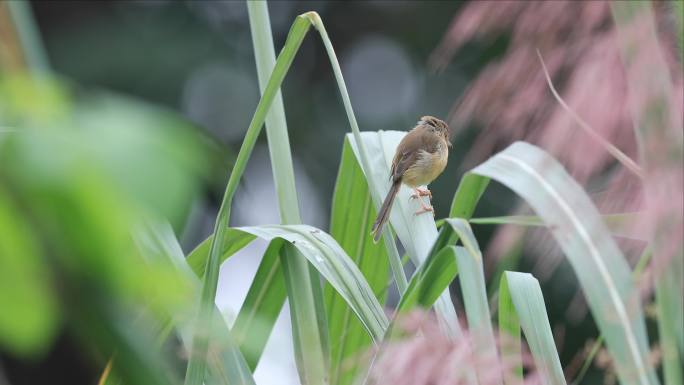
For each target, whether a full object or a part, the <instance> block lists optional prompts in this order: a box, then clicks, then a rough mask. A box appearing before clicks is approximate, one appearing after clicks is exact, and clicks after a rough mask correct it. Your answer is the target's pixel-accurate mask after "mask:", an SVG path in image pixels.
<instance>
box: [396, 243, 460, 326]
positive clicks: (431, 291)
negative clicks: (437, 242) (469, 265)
mask: <svg viewBox="0 0 684 385" xmlns="http://www.w3.org/2000/svg"><path fill="white" fill-rule="evenodd" d="M457 274H458V265H457V264H456V246H446V247H443V248H440V250H439V251H438V252H437V253H434V254H431V255H430V256H429V257H428V258H427V259H426V260H425V262H423V263H422V264H421V265H420V266H418V269H416V272H415V273H413V276H412V277H411V280H410V281H409V285H408V288H407V289H406V291H405V292H404V293H403V294H402V296H401V299H400V300H399V304H398V305H397V313H406V312H408V311H410V310H413V309H414V308H415V307H416V306H418V305H420V306H421V307H425V308H428V307H430V306H432V305H433V304H434V303H435V301H437V298H439V296H440V295H441V294H442V292H444V290H445V289H446V288H448V287H449V284H450V283H451V281H453V280H454V278H456V275H457Z"/></svg>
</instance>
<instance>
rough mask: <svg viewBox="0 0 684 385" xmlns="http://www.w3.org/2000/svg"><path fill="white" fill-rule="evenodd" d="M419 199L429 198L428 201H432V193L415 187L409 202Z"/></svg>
mask: <svg viewBox="0 0 684 385" xmlns="http://www.w3.org/2000/svg"><path fill="white" fill-rule="evenodd" d="M420 197H429V198H430V199H432V192H431V191H430V190H428V189H421V188H417V187H416V188H414V189H413V194H411V195H410V196H409V200H411V199H418V198H420Z"/></svg>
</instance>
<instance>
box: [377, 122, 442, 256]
mask: <svg viewBox="0 0 684 385" xmlns="http://www.w3.org/2000/svg"><path fill="white" fill-rule="evenodd" d="M450 146H451V143H450V142H449V126H447V124H446V123H444V121H442V120H440V119H437V118H435V117H434V116H423V117H421V118H420V121H418V124H417V125H416V126H415V127H414V128H413V129H412V130H411V131H409V132H408V133H407V134H406V136H404V138H403V139H402V140H401V142H399V145H398V146H397V151H396V153H395V155H394V159H393V160H392V168H391V171H390V179H391V180H392V187H391V188H390V191H389V193H388V194H387V197H386V198H385V201H384V202H383V204H382V207H381V208H380V211H379V212H378V217H377V219H376V220H375V223H374V224H373V229H372V231H371V232H372V233H373V239H374V240H375V241H376V242H377V241H378V240H379V239H380V235H382V229H383V227H384V226H385V223H386V222H387V219H389V213H390V210H391V209H392V203H394V198H395V197H396V195H397V193H398V192H399V187H401V184H402V183H403V184H405V185H407V186H409V187H411V188H413V190H414V194H413V195H412V196H411V197H412V198H418V199H420V198H421V197H422V196H432V194H431V193H430V190H427V189H424V190H423V189H420V188H418V187H419V186H426V185H427V184H428V183H430V182H432V181H433V180H435V178H437V176H439V174H441V173H442V171H444V168H445V167H446V165H447V160H448V158H449V147H450ZM420 202H421V204H420V206H421V208H420V210H418V211H417V212H416V215H418V214H422V213H424V212H431V211H433V209H432V207H431V206H425V205H424V204H423V202H422V201H420Z"/></svg>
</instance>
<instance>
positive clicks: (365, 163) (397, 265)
mask: <svg viewBox="0 0 684 385" xmlns="http://www.w3.org/2000/svg"><path fill="white" fill-rule="evenodd" d="M302 16H303V17H306V18H308V19H309V21H310V22H311V24H312V25H313V26H314V28H316V30H317V31H318V33H319V34H320V35H321V40H323V45H324V46H325V50H326V52H327V53H328V59H329V60H330V66H331V67H332V70H333V74H334V75H335V80H336V81H337V88H338V90H339V91H340V97H341V98H342V103H343V104H344V111H345V112H346V113H347V120H348V121H349V126H350V127H351V131H352V136H353V137H354V138H355V139H356V141H358V142H359V145H358V147H359V149H358V151H356V150H355V151H356V155H357V156H358V159H359V160H360V162H359V163H360V164H361V165H362V168H363V169H364V170H367V169H369V168H371V163H370V162H369V155H368V149H366V148H365V145H364V143H363V141H362V140H361V132H360V131H359V125H358V123H357V122H356V116H355V115H354V109H353V108H352V105H351V100H350V99H349V92H348V91H347V85H346V84H345V81H344V76H342V69H341V68H340V63H339V61H338V60H337V55H335V49H334V48H333V46H332V42H330V38H329V37H328V32H327V31H326V29H325V25H323V20H321V17H320V16H319V15H318V13H316V12H307V13H305V14H303V15H302ZM367 181H368V185H369V186H370V193H371V198H372V199H373V204H374V205H375V208H376V210H377V209H379V208H380V206H381V205H382V200H383V199H384V198H385V196H384V195H380V194H378V192H379V187H378V184H379V182H376V180H374V179H367ZM369 231H370V230H369ZM382 239H383V242H384V243H385V247H386V248H387V253H388V256H389V263H390V267H391V269H392V274H393V275H394V281H395V283H396V285H397V289H398V290H399V292H400V293H401V292H403V291H404V290H405V289H406V284H407V281H406V275H405V274H404V269H403V266H402V264H401V258H400V256H399V253H398V252H397V250H396V247H395V246H396V245H395V244H394V237H393V236H391V232H389V231H387V232H385V233H383V236H382Z"/></svg>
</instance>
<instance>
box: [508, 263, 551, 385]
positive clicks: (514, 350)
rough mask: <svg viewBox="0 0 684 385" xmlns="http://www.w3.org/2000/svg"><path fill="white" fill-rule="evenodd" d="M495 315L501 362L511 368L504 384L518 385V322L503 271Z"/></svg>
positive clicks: (519, 381) (519, 344)
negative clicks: (497, 325)
mask: <svg viewBox="0 0 684 385" xmlns="http://www.w3.org/2000/svg"><path fill="white" fill-rule="evenodd" d="M497 313H498V315H499V339H500V346H501V348H500V349H501V361H502V362H503V363H504V365H507V366H510V367H511V368H512V376H511V377H509V376H505V377H504V382H505V384H506V385H513V384H515V385H520V384H522V380H523V364H522V356H521V353H522V344H521V342H520V320H519V319H518V315H517V314H516V310H515V305H514V304H513V298H511V294H510V291H509V290H508V279H507V278H506V272H505V271H504V272H503V274H502V275H501V280H500V281H499V310H498V312H497ZM539 322H541V321H539ZM547 322H548V320H547Z"/></svg>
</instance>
